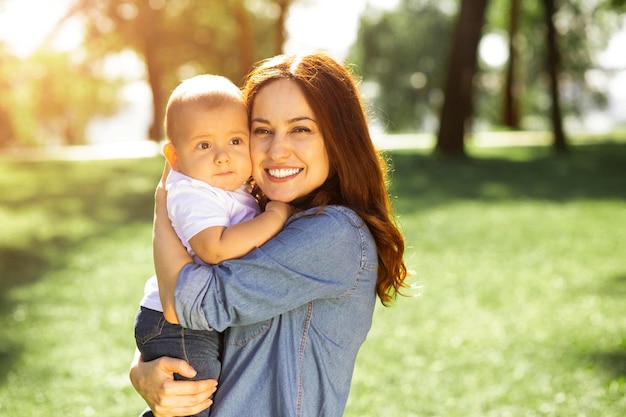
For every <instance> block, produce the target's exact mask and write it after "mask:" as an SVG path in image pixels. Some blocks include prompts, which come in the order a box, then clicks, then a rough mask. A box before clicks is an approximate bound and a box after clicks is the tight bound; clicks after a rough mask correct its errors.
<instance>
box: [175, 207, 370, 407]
mask: <svg viewBox="0 0 626 417" xmlns="http://www.w3.org/2000/svg"><path fill="white" fill-rule="evenodd" d="M317 211H318V209H312V210H309V211H306V212H303V213H299V214H297V215H295V216H293V217H292V218H291V219H290V220H289V221H288V222H287V224H286V225H285V228H284V230H283V231H282V232H281V233H279V234H278V235H277V236H276V237H274V238H273V239H271V240H270V241H268V242H267V243H266V244H264V245H263V246H261V247H260V248H257V249H255V250H254V251H252V252H250V253H249V254H248V255H246V256H244V257H243V258H241V259H235V260H230V261H226V262H223V263H221V264H218V265H213V266H203V265H196V264H188V265H186V266H185V267H184V268H183V270H182V272H181V274H180V275H179V279H178V285H177V288H176V297H175V298H176V308H177V313H178V317H179V320H180V321H181V324H182V325H183V326H185V327H190V328H194V329H205V330H206V329H216V330H219V331H224V352H223V357H222V373H221V376H220V379H219V385H218V389H217V392H216V394H215V398H214V404H213V406H212V415H216V416H219V417H242V416H254V417H340V416H341V415H343V411H344V408H345V405H346V401H347V398H348V393H349V390H350V382H351V379H352V373H353V370H354V363H355V360H356V355H357V352H358V350H359V348H360V346H361V344H362V343H363V341H364V340H365V337H366V336H367V333H368V331H369V329H370V327H371V324H372V314H373V311H374V306H375V303H376V296H375V286H376V278H377V270H378V260H377V252H376V247H375V243H374V240H373V238H372V236H371V234H370V232H369V230H368V229H367V227H366V226H365V224H364V223H363V221H362V220H361V219H360V218H359V217H358V216H357V215H356V214H355V213H354V212H353V211H352V210H350V209H348V208H345V207H338V206H328V207H325V208H324V209H323V210H322V211H321V212H319V213H317Z"/></svg>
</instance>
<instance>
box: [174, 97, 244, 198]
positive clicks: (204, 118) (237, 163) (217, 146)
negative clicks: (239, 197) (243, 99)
mask: <svg viewBox="0 0 626 417" xmlns="http://www.w3.org/2000/svg"><path fill="white" fill-rule="evenodd" d="M179 133H180V134H179V135H177V136H178V138H177V139H176V140H175V144H172V143H169V144H168V145H166V147H167V146H169V148H166V149H165V153H166V156H167V157H168V161H170V164H171V165H172V168H174V169H175V170H177V171H180V172H182V173H183V174H185V175H187V176H189V177H192V178H195V179H198V180H201V181H204V182H206V183H208V184H210V185H212V186H214V187H218V188H221V189H223V190H227V191H234V190H236V189H238V188H239V187H241V185H242V184H243V183H244V182H245V181H247V180H248V179H249V178H250V174H251V171H252V168H251V162H250V146H249V145H250V144H249V131H248V117H247V112H246V108H245V106H244V104H243V103H229V104H225V105H221V106H217V107H213V108H210V109H206V108H204V109H203V108H201V106H196V107H194V106H193V105H188V108H187V109H186V111H185V114H184V115H181V120H180V132H179ZM168 153H170V156H168ZM172 153H173V154H174V155H173V156H172V155H171V154H172Z"/></svg>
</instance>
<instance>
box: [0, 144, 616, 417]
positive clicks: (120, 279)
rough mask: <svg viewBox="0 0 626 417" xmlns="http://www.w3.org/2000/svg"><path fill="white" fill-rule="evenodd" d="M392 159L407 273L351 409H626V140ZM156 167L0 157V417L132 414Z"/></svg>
mask: <svg viewBox="0 0 626 417" xmlns="http://www.w3.org/2000/svg"><path fill="white" fill-rule="evenodd" d="M471 153H472V155H473V158H472V159H471V160H468V161H448V160H440V159H437V158H433V157H431V156H428V155H426V154H425V153H423V152H420V151H396V152H393V153H389V157H390V158H391V160H392V162H393V165H394V168H395V171H394V173H393V175H392V184H391V189H392V192H393V193H394V195H396V196H397V198H396V199H395V201H394V204H395V207H396V210H397V213H398V214H399V216H400V219H401V223H402V227H403V229H404V232H405V236H406V239H407V245H408V250H407V256H406V259H407V262H408V265H409V266H410V268H412V269H413V270H414V271H415V275H414V277H412V279H411V282H412V283H413V284H415V288H414V289H412V290H410V295H411V297H402V298H399V299H398V302H397V303H396V304H395V305H394V306H393V307H391V308H384V307H382V306H380V307H379V308H377V310H376V312H375V319H374V326H373V328H372V330H371V332H370V335H369V337H368V340H367V341H366V343H365V345H364V346H363V348H362V350H361V353H360V355H359V358H358V361H357V367H356V371H355V375H354V379H353V387H352V391H351V395H350V399H349V402H348V408H347V410H346V414H345V416H346V417H370V416H371V417H383V416H389V417H411V416H415V417H418V416H419V417H427V416H432V417H435V416H438V417H457V416H458V417H461V416H463V417H485V416H494V417H506V416H511V417H518V416H529V417H530V416H563V417H583V416H587V417H596V416H600V417H621V416H623V415H625V413H626V249H624V248H626V144H624V143H621V144H618V143H613V144H611V143H606V144H596V145H584V146H582V145H581V146H577V147H575V148H574V149H572V152H571V153H570V155H568V156H565V157H557V156H553V155H551V154H550V152H549V149H548V148H545V147H521V148H505V149H503V148H481V149H473V150H472V152H471ZM161 167H162V161H161V159H160V158H148V159H138V160H120V161H96V162H93V161H92V162H51V161H49V162H23V161H21V162H16V161H10V160H7V159H0V231H1V232H0V329H2V330H0V332H1V333H0V415H2V416H21V417H29V416H40V415H46V416H55V417H56V416H114V417H115V416H120V417H121V416H134V415H137V414H138V413H139V412H140V410H141V409H142V407H143V402H142V400H141V399H140V398H139V396H138V395H137V394H136V393H135V392H134V391H133V389H132V388H131V387H130V384H129V382H128V377H127V369H128V364H129V362H130V359H131V356H132V351H133V349H134V341H133V339H132V321H133V317H134V314H135V311H136V308H137V303H138V300H139V298H140V295H141V293H142V288H143V284H144V282H145V280H146V278H147V277H148V276H149V275H150V274H151V273H152V258H151V246H150V241H151V215H152V190H153V187H154V184H155V183H156V181H157V178H158V177H159V175H160V170H161Z"/></svg>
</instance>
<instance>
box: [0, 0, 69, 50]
mask: <svg viewBox="0 0 626 417" xmlns="http://www.w3.org/2000/svg"><path fill="white" fill-rule="evenodd" d="M69 4H70V1H69V0H55V1H54V2H50V1H47V0H5V1H3V2H1V3H0V42H4V43H6V44H7V45H8V47H9V49H10V50H11V51H12V52H13V53H14V54H15V55H17V56H19V57H22V58H25V57H28V56H29V55H31V54H32V53H33V52H34V51H35V50H36V49H37V48H38V47H39V46H40V45H41V44H42V42H44V41H45V40H46V37H47V36H48V35H50V33H51V32H52V30H53V29H54V27H55V25H56V23H57V22H58V21H59V20H60V19H61V18H62V17H63V15H64V14H65V13H66V11H67V9H68V7H69ZM66 26H67V27H65V28H63V29H62V30H61V31H60V32H58V34H57V35H58V36H55V39H54V41H53V42H52V44H51V45H52V46H53V47H54V48H55V49H63V50H67V49H71V48H73V47H76V46H77V44H78V43H80V38H79V39H78V40H77V36H76V30H77V28H78V27H77V26H78V25H70V24H69V22H68V25H66Z"/></svg>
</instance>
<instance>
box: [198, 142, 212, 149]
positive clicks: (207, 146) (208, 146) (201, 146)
mask: <svg viewBox="0 0 626 417" xmlns="http://www.w3.org/2000/svg"><path fill="white" fill-rule="evenodd" d="M198 148H199V149H211V144H210V143H208V142H202V143H200V144H198Z"/></svg>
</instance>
